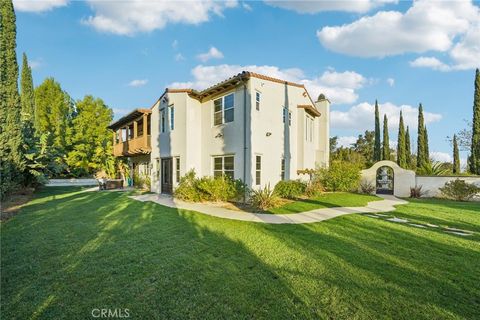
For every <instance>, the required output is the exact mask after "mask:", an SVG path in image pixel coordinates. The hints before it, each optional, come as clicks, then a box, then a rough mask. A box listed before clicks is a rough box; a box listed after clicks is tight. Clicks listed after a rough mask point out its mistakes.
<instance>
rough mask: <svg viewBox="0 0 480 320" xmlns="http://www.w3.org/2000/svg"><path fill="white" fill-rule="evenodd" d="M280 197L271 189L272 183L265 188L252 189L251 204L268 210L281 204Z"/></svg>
mask: <svg viewBox="0 0 480 320" xmlns="http://www.w3.org/2000/svg"><path fill="white" fill-rule="evenodd" d="M279 200H280V199H279V198H278V196H277V195H276V194H275V192H274V191H273V190H272V189H270V185H268V186H265V187H264V188H263V189H262V188H260V189H258V190H252V193H251V196H250V202H251V204H252V205H253V206H254V207H255V208H258V209H260V210H268V209H270V208H275V207H276V206H278V205H279V204H280V201H279Z"/></svg>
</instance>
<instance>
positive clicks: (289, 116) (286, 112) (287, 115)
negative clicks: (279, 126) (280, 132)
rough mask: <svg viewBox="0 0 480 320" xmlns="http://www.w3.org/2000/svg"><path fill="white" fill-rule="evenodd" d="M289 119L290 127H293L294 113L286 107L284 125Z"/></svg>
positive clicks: (284, 109)
mask: <svg viewBox="0 0 480 320" xmlns="http://www.w3.org/2000/svg"><path fill="white" fill-rule="evenodd" d="M287 118H288V125H289V126H291V125H292V113H291V112H290V111H289V110H288V109H287V108H285V107H284V108H283V123H286V121H287Z"/></svg>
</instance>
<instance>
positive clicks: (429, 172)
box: [417, 161, 451, 176]
mask: <svg viewBox="0 0 480 320" xmlns="http://www.w3.org/2000/svg"><path fill="white" fill-rule="evenodd" d="M450 171H451V170H450V168H448V166H447V165H446V164H444V163H442V162H438V161H435V162H433V163H427V164H424V165H423V166H422V167H421V168H420V169H418V170H417V174H420V175H425V176H444V175H447V174H449V173H450Z"/></svg>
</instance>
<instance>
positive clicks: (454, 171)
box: [453, 134, 460, 174]
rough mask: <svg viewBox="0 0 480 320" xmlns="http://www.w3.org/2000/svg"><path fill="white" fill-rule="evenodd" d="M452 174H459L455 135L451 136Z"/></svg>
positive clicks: (458, 157)
mask: <svg viewBox="0 0 480 320" xmlns="http://www.w3.org/2000/svg"><path fill="white" fill-rule="evenodd" d="M453 173H454V174H459V173H460V156H459V153H458V144H457V135H456V134H454V135H453Z"/></svg>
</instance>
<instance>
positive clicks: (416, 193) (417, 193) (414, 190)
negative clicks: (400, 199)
mask: <svg viewBox="0 0 480 320" xmlns="http://www.w3.org/2000/svg"><path fill="white" fill-rule="evenodd" d="M426 194H427V193H426V192H425V191H423V190H422V186H415V187H410V198H421V197H423V196H424V195H426Z"/></svg>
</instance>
